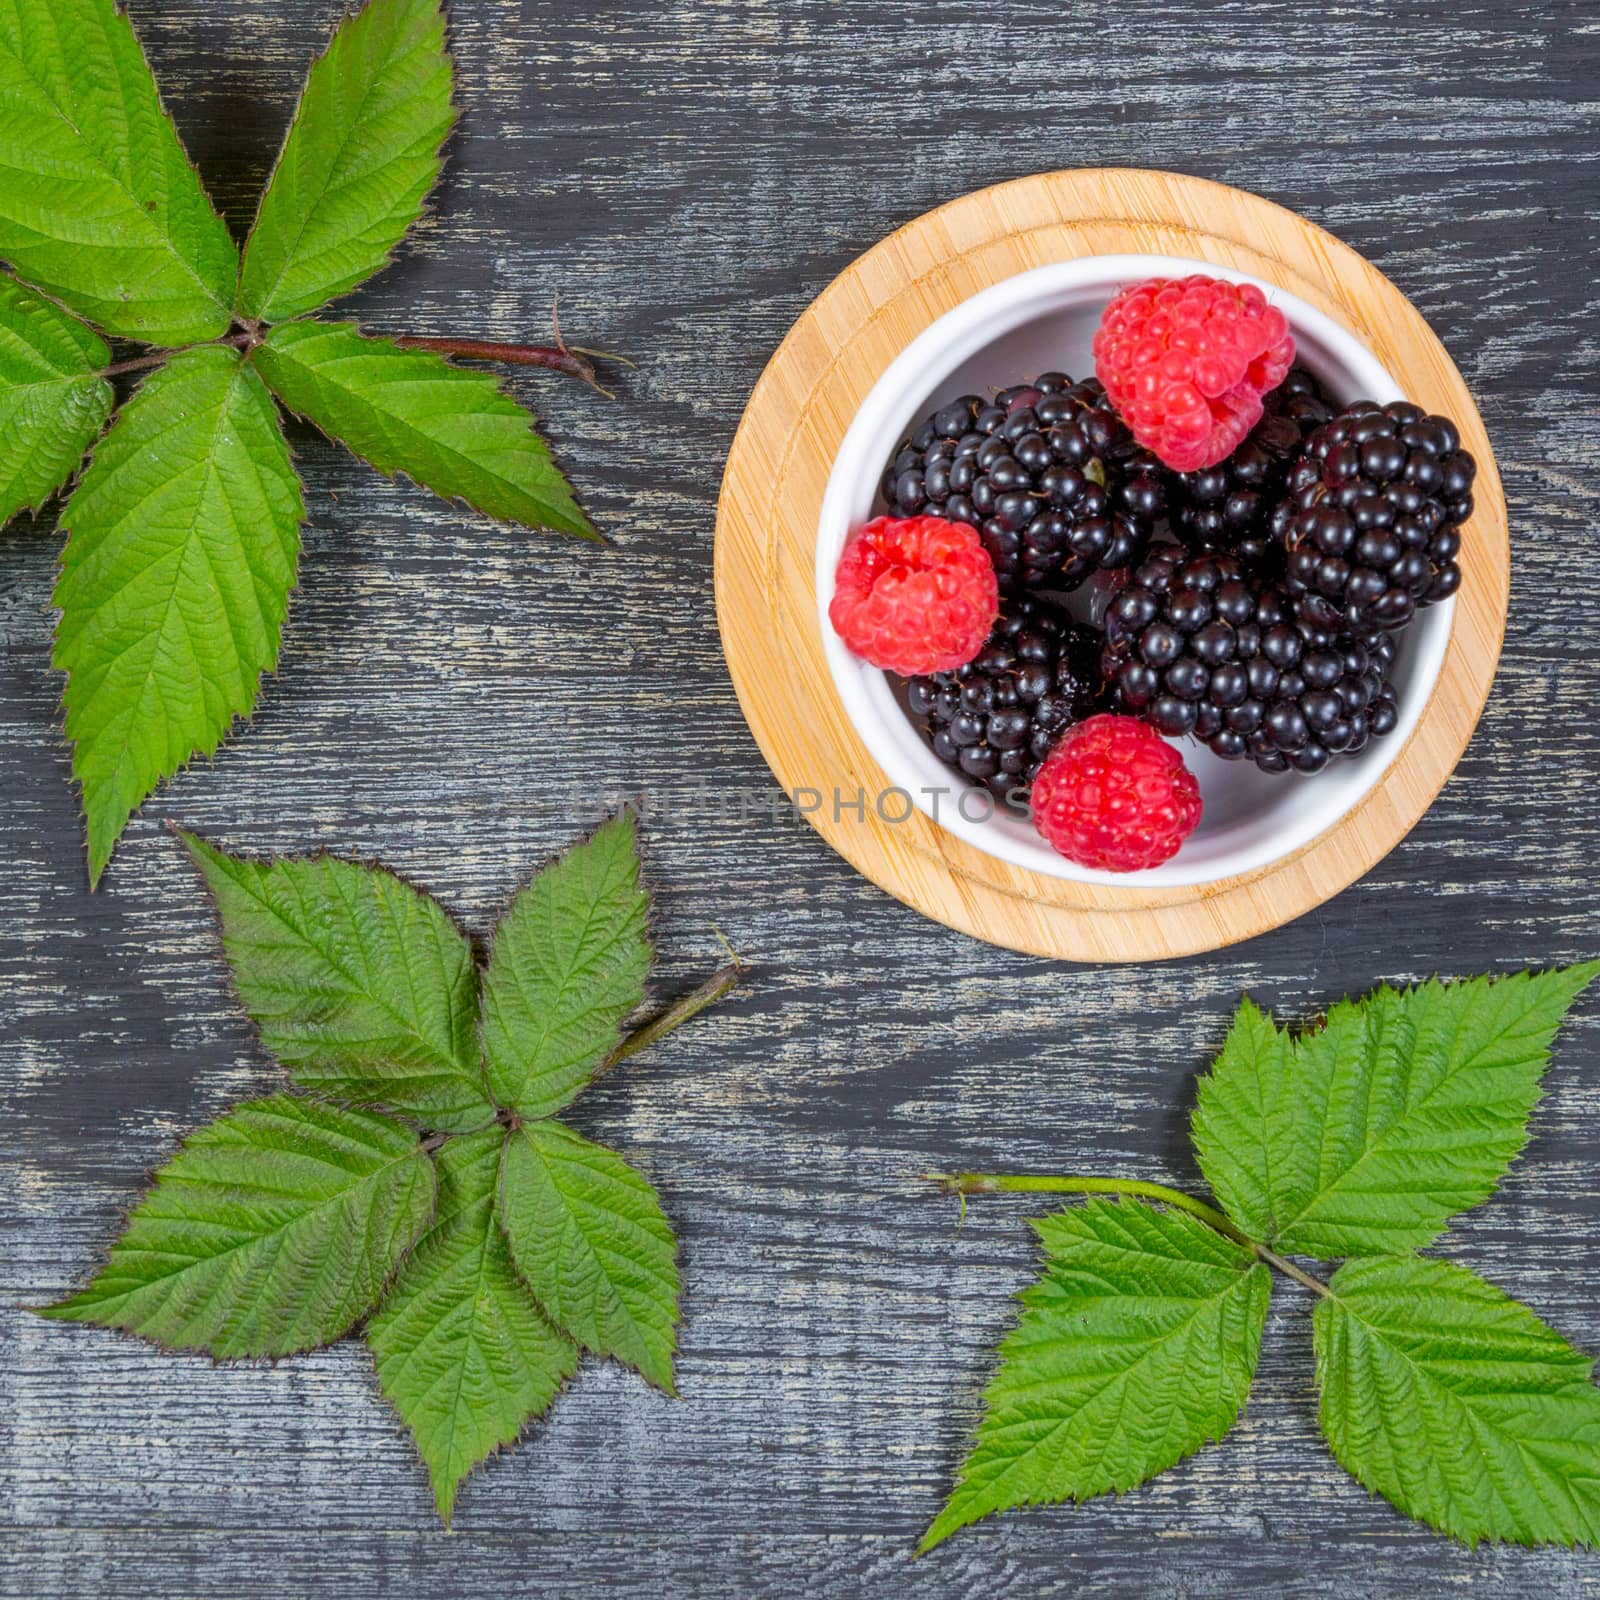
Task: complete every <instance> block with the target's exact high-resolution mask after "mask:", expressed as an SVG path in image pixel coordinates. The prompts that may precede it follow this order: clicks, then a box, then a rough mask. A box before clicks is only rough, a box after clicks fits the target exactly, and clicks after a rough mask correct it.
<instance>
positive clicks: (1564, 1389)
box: [1312, 1256, 1600, 1545]
mask: <svg viewBox="0 0 1600 1600" xmlns="http://www.w3.org/2000/svg"><path fill="white" fill-rule="evenodd" d="M1329 1288H1330V1290H1331V1291H1332V1293H1331V1297H1330V1298H1328V1299H1325V1300H1321V1301H1319V1302H1318V1305H1317V1309H1316V1313H1315V1316H1314V1319H1313V1323H1312V1328H1313V1337H1314V1340H1315V1344H1316V1353H1317V1380H1318V1383H1319V1385H1320V1388H1321V1392H1322V1403H1321V1413H1320V1414H1321V1421H1322V1431H1323V1432H1324V1433H1325V1434H1326V1435H1327V1439H1328V1443H1329V1445H1330V1447H1331V1448H1332V1450H1333V1453H1334V1455H1335V1457H1336V1458H1337V1459H1338V1461H1339V1463H1340V1465H1341V1466H1343V1467H1344V1468H1345V1470H1346V1471H1348V1472H1349V1473H1351V1475H1352V1476H1354V1477H1355V1478H1357V1479H1359V1480H1360V1482H1361V1483H1363V1484H1364V1485H1365V1486H1366V1487H1367V1488H1368V1489H1370V1490H1372V1491H1373V1492H1374V1493H1376V1494H1381V1495H1383V1496H1384V1497H1385V1498H1386V1499H1388V1500H1390V1501H1392V1502H1393V1503H1394V1505H1395V1506H1397V1507H1398V1508H1399V1509H1400V1510H1401V1511H1402V1512H1404V1513H1405V1515H1407V1516H1408V1517H1416V1518H1418V1519H1420V1520H1421V1521H1423V1522H1426V1523H1429V1524H1430V1525H1431V1526H1433V1527H1435V1528H1437V1529H1439V1530H1440V1532H1442V1533H1448V1534H1451V1535H1453V1536H1454V1537H1455V1538H1457V1539H1464V1540H1465V1541H1466V1542H1467V1543H1468V1544H1476V1543H1477V1542H1478V1541H1479V1540H1480V1539H1503V1540H1508V1541H1512V1542H1515V1543H1517V1544H1562V1545H1572V1544H1575V1543H1582V1544H1596V1543H1600V1390H1597V1389H1596V1388H1595V1386H1594V1384H1593V1381H1592V1377H1591V1373H1592V1367H1593V1363H1592V1362H1591V1361H1590V1359H1589V1358H1588V1357H1587V1356H1584V1355H1582V1354H1580V1353H1579V1352H1578V1351H1577V1350H1574V1349H1573V1348H1572V1346H1571V1345H1569V1344H1568V1343H1567V1341H1566V1340H1565V1339H1563V1338H1562V1337H1561V1336H1560V1335H1559V1334H1558V1333H1556V1332H1555V1331H1554V1330H1553V1329H1552V1328H1550V1327H1548V1326H1546V1324H1545V1323H1543V1322H1542V1321H1540V1319H1539V1318H1538V1317H1536V1316H1535V1315H1534V1314H1533V1312H1531V1311H1530V1310H1528V1308H1527V1307H1526V1306H1523V1305H1520V1304H1519V1303H1518V1302H1517V1301H1515V1300H1513V1299H1511V1298H1510V1297H1509V1296H1508V1295H1506V1294H1504V1293H1502V1292H1501V1291H1500V1290H1499V1289H1497V1288H1495V1287H1494V1286H1493V1285H1492V1284H1489V1283H1486V1282H1485V1281H1484V1280H1483V1279H1482V1278H1480V1277H1478V1276H1477V1275H1476V1274H1475V1273H1472V1272H1469V1271H1467V1269H1466V1268H1464V1267H1458V1266H1455V1265H1453V1264H1452V1263H1450V1262H1446V1261H1427V1260H1422V1259H1420V1258H1418V1257H1415V1256H1411V1257H1401V1258H1398V1259H1370V1260H1361V1261H1350V1262H1347V1263H1346V1264H1345V1265H1344V1266H1342V1267H1341V1268H1340V1269H1339V1270H1338V1271H1337V1272H1336V1273H1335V1274H1334V1275H1333V1278H1332V1280H1331V1282H1330V1284H1329Z"/></svg>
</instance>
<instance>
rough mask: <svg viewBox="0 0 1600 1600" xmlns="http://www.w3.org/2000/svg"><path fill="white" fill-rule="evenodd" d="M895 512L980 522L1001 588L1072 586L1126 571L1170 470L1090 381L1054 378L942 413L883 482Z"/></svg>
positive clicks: (898, 456) (1159, 508) (1144, 538)
mask: <svg viewBox="0 0 1600 1600" xmlns="http://www.w3.org/2000/svg"><path fill="white" fill-rule="evenodd" d="M883 493H884V498H885V499H886V500H887V501H888V502H889V511H890V514H891V515H892V516H901V517H911V516H918V515H927V516H939V517H948V518H950V519H951V520H952V521H956V522H968V523H971V524H973V526H975V527H976V528H977V529H978V530H979V532H980V534H981V535H982V537H983V542H984V544H985V546H986V547H987V548H988V551H989V554H990V556H991V557H992V558H993V560H994V565H995V572H996V574H997V575H998V576H999V579H1000V582H1001V584H1002V586H1007V587H1019V586H1020V587H1024V588H1040V587H1045V588H1052V589H1076V588H1077V587H1078V586H1079V585H1080V584H1082V583H1083V582H1085V580H1087V579H1088V578H1090V577H1091V576H1093V574H1094V573H1096V572H1099V571H1101V570H1102V569H1111V568H1117V567H1126V566H1127V565H1129V564H1130V563H1131V562H1133V561H1136V560H1138V558H1139V556H1140V555H1141V554H1142V553H1143V551H1144V548H1145V546H1146V545H1147V544H1148V543H1149V542H1150V535H1151V532H1152V530H1153V529H1154V526H1155V522H1156V519H1157V518H1158V517H1159V516H1160V515H1161V514H1162V512H1163V511H1164V510H1165V509H1166V484H1165V473H1164V472H1163V470H1162V468H1161V465H1160V463H1159V462H1157V461H1156V459H1155V458H1154V457H1153V456H1152V455H1150V454H1149V453H1148V452H1147V451H1143V450H1140V449H1139V448H1138V447H1137V446H1136V445H1135V443H1134V440H1133V435H1132V434H1131V433H1130V432H1129V431H1128V429H1127V426H1126V425H1125V424H1124V423H1123V421H1122V419H1121V418H1120V417H1118V416H1117V414H1116V412H1115V411H1113V410H1112V409H1111V407H1110V404H1109V403H1108V402H1107V400H1106V397H1105V391H1104V390H1103V389H1102V388H1101V387H1100V385H1099V384H1098V383H1097V382H1095V381H1094V380H1093V379H1090V380H1087V381H1085V382H1082V383H1074V382H1073V381H1072V380H1071V379H1070V378H1069V377H1067V375H1066V374H1065V373H1061V372H1046V373H1044V374H1042V375H1041V376H1040V377H1039V378H1037V379H1035V380H1034V382H1032V383H1028V384H1018V385H1016V386H1015V387H1013V388H1010V389H1004V390H1002V391H1001V392H1000V393H999V394H997V395H996V396H995V397H994V399H992V400H984V399H982V398H980V397H979V396H978V395H972V394H969V395H963V396H962V397H961V398H960V399H958V400H953V401H951V402H950V404H949V405H945V406H941V407H940V408H939V409H938V410H937V411H935V412H934V413H933V414H932V415H931V416H930V417H928V418H927V419H926V420H925V421H924V422H923V423H922V425H921V426H920V427H919V428H918V429H917V431H916V432H915V433H914V434H912V435H911V437H910V438H909V439H907V440H906V441H905V442H904V443H903V444H902V445H901V446H900V448H899V449H898V450H897V451H896V452H895V455H894V459H893V460H892V461H891V462H890V463H889V466H888V469H887V470H886V471H885V473H884V478H883Z"/></svg>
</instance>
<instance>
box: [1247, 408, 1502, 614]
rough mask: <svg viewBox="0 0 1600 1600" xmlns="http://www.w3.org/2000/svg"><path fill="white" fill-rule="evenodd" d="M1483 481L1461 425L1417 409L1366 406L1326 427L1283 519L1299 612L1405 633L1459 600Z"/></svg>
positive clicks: (1302, 467)
mask: <svg viewBox="0 0 1600 1600" xmlns="http://www.w3.org/2000/svg"><path fill="white" fill-rule="evenodd" d="M1476 474H1477V464H1476V463H1475V462H1474V461H1473V459H1472V457H1471V456H1470V455H1468V454H1467V452H1466V451H1465V450H1463V449H1462V448H1461V436H1460V434H1459V433H1457V431H1456V428H1455V424H1454V423H1452V422H1450V421H1448V420H1447V419H1446V418H1444V417H1432V416H1429V415H1427V414H1426V413H1425V412H1424V411H1423V410H1422V408H1421V407H1420V406H1414V405H1411V404H1409V403H1407V402H1405V401H1398V400H1397V401H1394V402H1392V403H1391V404H1389V405H1386V406H1379V405H1376V404H1375V403H1374V402H1373V401H1371V400H1358V401H1356V403H1355V404H1354V405H1351V406H1347V407H1346V408H1345V409H1344V410H1343V411H1341V412H1340V413H1339V415H1338V416H1336V417H1334V418H1333V419H1332V421H1330V422H1327V423H1325V424H1324V425H1323V426H1322V427H1320V428H1318V429H1317V430H1316V432H1315V433H1313V434H1312V435H1311V437H1310V439H1309V440H1307V442H1306V447H1305V450H1304V452H1303V453H1302V454H1301V456H1300V459H1299V460H1298V461H1296V463H1295V464H1294V466H1293V467H1292V468H1291V469H1290V473H1289V483H1288V491H1289V492H1288V497H1287V498H1286V499H1285V500H1284V501H1283V502H1282V504H1281V505H1280V506H1279V508H1278V511H1277V513H1276V514H1275V516H1274V521H1273V526H1274V530H1275V532H1276V533H1277V535H1278V537H1279V538H1280V539H1281V541H1282V543H1283V547H1284V554H1285V581H1286V583H1287V585H1288V588H1289V591H1290V593H1291V594H1292V595H1293V596H1294V597H1295V606H1296V610H1297V613H1298V615H1299V616H1300V617H1301V618H1302V619H1304V620H1305V621H1306V622H1307V623H1308V624H1310V626H1312V627H1313V628H1317V629H1321V630H1324V631H1326V630H1329V629H1334V628H1354V629H1357V630H1359V631H1362V632H1369V631H1371V630H1373V629H1375V628H1399V627H1403V626H1404V625H1405V624H1406V623H1407V622H1409V621H1410V620H1411V618H1412V617H1413V616H1414V615H1415V614H1416V612H1417V611H1418V610H1419V609H1420V608H1421V607H1423V606H1427V605H1432V604H1433V603H1434V602H1435V601H1437V600H1443V599H1445V598H1446V597H1447V596H1449V595H1452V594H1454V593H1455V592H1456V590H1457V589H1458V588H1460V586H1461V568H1460V567H1459V566H1458V565H1457V564H1456V557H1457V555H1458V554H1459V553H1460V550H1461V525H1462V523H1464V522H1465V521H1466V520H1467V518H1468V517H1469V516H1470V515H1471V514H1472V482H1473V478H1474V477H1475V476H1476Z"/></svg>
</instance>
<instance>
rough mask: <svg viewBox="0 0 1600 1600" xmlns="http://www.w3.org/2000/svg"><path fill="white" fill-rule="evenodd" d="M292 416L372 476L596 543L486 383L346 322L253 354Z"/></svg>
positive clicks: (507, 400)
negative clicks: (408, 482)
mask: <svg viewBox="0 0 1600 1600" xmlns="http://www.w3.org/2000/svg"><path fill="white" fill-rule="evenodd" d="M255 359H256V362H257V364H258V365H259V367H260V369H261V375H262V376H263V377H264V378H265V379H266V380H267V382H268V383H269V384H271V385H272V388H273V390H274V391H275V392H276V393H277V395H278V397H279V399H281V400H282V401H283V403H284V404H285V405H286V406H288V407H289V409H290V410H291V411H294V412H297V413H298V414H299V415H300V416H302V417H305V418H307V419H308V420H309V421H311V422H314V423H315V424H316V425H317V426H318V427H319V428H320V429H321V430H322V431H323V432H324V433H325V434H327V435H328V436H329V437H330V438H333V439H337V440H339V442H340V443H341V444H344V445H347V446H348V447H349V448H350V449H351V450H353V451H355V453H356V454H357V455H358V456H360V457H362V458H363V459H364V460H366V461H370V462H371V463H372V465H373V466H375V467H376V468H378V470H379V471H380V472H387V473H396V472H404V473H405V474H406V475H407V476H408V477H410V478H412V479H414V480H415V481H416V482H417V483H420V484H422V485H423V487H424V488H428V489H431V490H433V492H434V493H435V494H437V495H442V496H443V497H444V498H445V499H446V500H455V499H460V500H465V501H466V502H467V504H468V505H470V506H473V507H475V508H476V509H477V510H479V511H482V512H485V513H487V514H488V515H489V516H491V517H498V518H500V519H501V520H502V521H505V522H520V523H523V524H525V525H526V526H528V527H530V528H552V529H554V530H556V531H557V532H559V533H573V534H578V535H581V536H582V537H584V538H587V539H592V538H595V537H596V534H595V531H594V529H593V528H592V527H590V525H589V520H588V518H587V517H585V516H584V514H583V513H582V512H581V511H580V510H579V509H578V506H577V503H576V501H574V500H573V498H572V491H571V490H570V489H569V488H568V487H567V481H566V479H565V478H563V477H562V476H561V472H560V469H559V468H558V467H557V466H556V464H555V462H554V461H553V460H552V459H551V457H550V452H549V450H548V449H547V448H546V446H545V442H544V440H543V439H541V438H540V437H539V435H538V434H537V433H535V432H534V431H533V418H532V417H531V416H530V415H529V414H528V412H526V411H524V410H523V408H522V407H521V406H520V405H518V404H517V402H516V401H515V400H513V399H512V398H511V397H510V396H509V395H506V394H502V393H501V391H500V388H499V386H498V385H497V384H496V382H495V380H494V379H493V378H491V377H488V376H486V375H485V374H484V373H481V372H468V371H466V370H465V369H463V368H461V367H453V366H451V365H450V363H449V362H448V361H445V360H444V359H443V358H441V357H439V356H436V355H433V354H431V353H429V352H428V351H426V350H404V349H402V348H401V347H400V346H399V345H397V344H394V343H393V342H392V341H390V340H388V339H372V338H368V337H367V336H366V335H364V334H363V333H361V332H360V331H359V329H357V328H356V326H355V324H354V323H350V322H290V323H285V324H284V325H283V326H282V327H278V328H274V329H273V330H272V332H271V333H270V334H269V335H268V336H267V341H266V343H265V344H264V345H262V346H261V348H260V349H259V350H258V351H257V352H256V358H255Z"/></svg>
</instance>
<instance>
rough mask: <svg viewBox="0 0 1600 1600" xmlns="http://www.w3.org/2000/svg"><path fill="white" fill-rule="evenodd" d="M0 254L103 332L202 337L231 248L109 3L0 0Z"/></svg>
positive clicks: (159, 339) (228, 307)
mask: <svg viewBox="0 0 1600 1600" xmlns="http://www.w3.org/2000/svg"><path fill="white" fill-rule="evenodd" d="M0 104H3V105H4V107H5V115H4V116H3V117H0V257H4V258H5V259H6V260H8V261H9V262H11V264H12V265H13V266H14V267H15V268H16V269H17V272H18V274H19V275H20V276H21V277H23V278H25V279H26V280H27V281H28V282H29V283H32V284H34V285H36V286H37V287H38V288H40V289H43V290H45V291H46V292H48V293H50V294H52V295H55V296H56V297H57V298H58V299H60V300H62V301H64V302H65V303H66V304H67V305H69V306H70V307H71V308H72V309H73V310H74V311H76V312H78V313H79V314H80V315H82V316H85V317H88V318H89V319H90V320H91V321H92V322H95V323H97V324H98V325H99V326H100V327H102V328H104V329H105V330H106V331H107V332H108V333H115V334H122V335H125V336H127V337H128V338H132V339H143V340H146V341H148V342H149V343H151V344H163V345H175V344H187V343H191V342H194V341H197V340H201V339H214V338H217V337H218V336H219V335H221V334H223V333H225V332H227V329H228V325H229V323H230V322H231V320H232V307H233V292H234V279H235V276H236V274H237V272H238V269H239V257H238V252H237V251H236V250H235V249H234V246H233V241H232V240H231V239H230V238H229V237H228V230H227V228H226V227H225V226H224V225H223V222H222V219H221V218H220V217H219V216H218V215H217V213H216V212H215V211H214V210H213V209H212V206H211V202H210V201H209V200H208V199H207V198H206V195H205V191H204V190H203V189H202V188H201V187H200V180H199V178H198V177H197V176H196V174H195V171H194V168H193V167H192V166H190V165H189V160H188V157H187V156H185V155H184V153H183V147H182V145H181V144H180V143H179V142H178V134H177V130H176V129H175V128H174V127H173V126H172V123H171V121H170V119H169V118H168V116H167V114H166V111H165V110H164V109H163V107H162V105H161V99H160V96H159V94H158V93H157V90H156V84H155V79H154V78H153V77H152V76H151V73H150V68H149V66H148V64H147V63H146V61H145V58H144V52H143V51H142V50H141V49H140V48H139V41H138V40H137V39H136V38H135V37H134V32H133V29H132V27H131V26H130V25H129V22H128V19H127V18H126V17H125V16H124V15H123V14H122V12H121V11H120V10H118V9H117V7H116V6H115V5H113V4H112V0H0Z"/></svg>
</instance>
